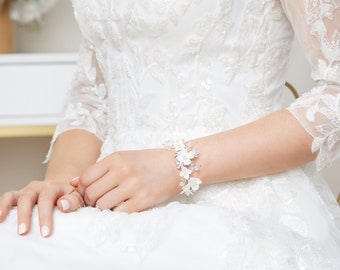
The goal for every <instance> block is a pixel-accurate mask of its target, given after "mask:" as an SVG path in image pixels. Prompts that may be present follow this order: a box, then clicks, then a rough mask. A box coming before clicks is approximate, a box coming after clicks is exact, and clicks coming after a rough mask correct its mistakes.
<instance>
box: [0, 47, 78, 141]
mask: <svg viewBox="0 0 340 270" xmlns="http://www.w3.org/2000/svg"><path fill="white" fill-rule="evenodd" d="M76 61H77V54H59V53H57V54H5V55H0V83H1V86H0V93H1V98H0V137H22V136H45V135H51V134H52V133H53V130H54V126H55V124H56V123H57V121H58V120H59V119H60V117H61V112H62V106H63V101H64V98H65V95H66V92H67V90H68V89H69V88H70V86H71V81H72V78H73V76H74V72H75V66H76Z"/></svg>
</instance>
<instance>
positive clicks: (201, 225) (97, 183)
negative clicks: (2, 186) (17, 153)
mask: <svg viewBox="0 0 340 270" xmlns="http://www.w3.org/2000/svg"><path fill="white" fill-rule="evenodd" d="M73 6H74V13H75V16H76V19H77V21H78V24H79V27H80V30H81V32H82V42H81V49H80V55H79V62H78V70H77V73H76V76H75V79H74V82H73V84H72V87H71V89H70V91H69V95H68V99H67V102H66V103H65V111H64V112H65V113H64V118H63V120H62V121H61V122H60V123H59V124H58V126H57V129H56V132H55V134H54V137H53V139H52V142H51V148H50V151H49V154H48V157H47V160H48V168H47V171H46V176H45V179H44V181H32V182H31V183H29V184H28V185H27V186H26V187H24V188H22V189H21V190H15V191H9V192H6V193H5V194H3V196H2V197H1V200H0V221H1V222H2V224H1V226H0V239H1V243H2V244H1V245H0V252H1V254H3V255H4V256H2V258H3V259H2V260H1V269H19V268H20V269H21V268H22V267H27V266H29V267H30V268H31V269H46V268H47V267H48V269H60V268H65V267H66V268H71V267H77V268H80V267H82V268H83V269H92V268H93V267H97V268H99V269H188V268H190V269H233V270H234V269H261V270H263V269H285V270H287V269H301V270H302V269H318V270H320V269H340V209H339V206H337V204H336V201H335V198H334V197H333V195H332V194H331V192H330V191H329V188H328V187H327V185H326V184H325V182H324V181H323V180H322V178H321V176H320V170H321V169H322V168H323V167H324V166H327V165H330V164H331V163H332V162H333V161H334V160H335V159H336V158H338V157H339V155H340V131H339V130H340V116H339V106H340V104H339V100H340V94H339V93H340V92H339V91H340V72H339V71H340V35H339V33H340V25H339V21H340V1H339V0H331V1H307V0H304V1H303V0H295V1H293V0H281V1H279V0H255V1H254V0H238V1H233V0H101V1H95V0H73ZM294 32H295V34H296V36H297V38H298V39H299V41H300V43H301V45H302V47H303V48H304V51H305V55H306V57H307V58H308V60H309V61H310V64H311V66H312V69H313V72H312V77H313V79H314V80H315V81H316V86H315V87H314V88H313V89H311V90H310V91H309V92H308V93H307V94H305V95H304V96H302V97H301V98H299V99H297V100H296V101H294V102H293V103H292V104H291V105H290V106H289V107H288V108H284V105H283V96H282V93H283V91H284V90H283V89H284V84H285V75H286V70H287V63H288V58H289V51H290V47H291V43H292V39H293V34H294ZM76 210H77V211H76ZM64 213H68V214H64ZM17 234H19V235H20V236H22V237H19V236H18V235H17ZM41 236H42V237H41Z"/></svg>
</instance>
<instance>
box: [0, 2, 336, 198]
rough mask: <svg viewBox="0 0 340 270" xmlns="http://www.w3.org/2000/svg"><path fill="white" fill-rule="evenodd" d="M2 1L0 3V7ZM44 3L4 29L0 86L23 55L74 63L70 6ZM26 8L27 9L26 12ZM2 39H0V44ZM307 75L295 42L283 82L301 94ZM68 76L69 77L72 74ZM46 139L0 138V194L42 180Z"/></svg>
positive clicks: (75, 34)
mask: <svg viewBox="0 0 340 270" xmlns="http://www.w3.org/2000/svg"><path fill="white" fill-rule="evenodd" d="M3 1H4V0H2V1H1V0H0V3H1V2H3ZM13 1H14V0H13ZM46 1H47V0H46ZM48 1H51V2H50V6H48V7H47V8H46V10H48V11H46V14H43V15H41V14H35V15H36V18H35V19H34V20H35V22H33V23H27V22H21V23H13V25H12V26H9V27H8V26H7V28H6V29H9V28H10V27H13V28H14V43H13V48H12V50H13V55H14V58H15V61H14V60H12V58H8V57H7V56H8V55H6V54H0V83H1V81H3V80H5V78H4V75H3V74H1V65H2V64H4V63H5V62H6V61H7V62H10V63H11V65H12V66H13V65H14V64H13V61H14V62H15V63H19V64H20V63H21V62H22V60H20V59H21V58H20V57H22V59H25V56H27V54H29V55H32V54H33V56H34V55H35V54H39V55H41V56H40V57H45V58H48V59H50V58H51V57H50V56H51V55H52V56H53V57H52V58H53V59H54V60H53V61H55V59H58V57H59V56H60V59H65V54H66V55H67V57H66V58H67V59H71V61H74V59H76V57H75V56H76V53H77V51H78V46H79V38H80V34H79V30H78V28H77V25H76V23H75V21H74V18H73V11H72V6H71V3H70V1H68V0H59V1H57V0H48ZM48 1H47V2H48ZM47 2H46V3H47ZM2 5H3V3H2ZM29 8H30V7H28V8H27V9H28V10H29ZM14 15H15V14H14ZM17 16H18V15H17ZM29 19H31V18H22V20H24V21H25V20H29ZM1 25H3V26H4V25H5V24H4V23H3V22H2V21H1V19H0V27H1ZM0 33H1V29H0ZM3 37H4V36H0V42H1V41H2V40H3ZM6 57H7V58H6ZM8 59H9V60H8ZM18 59H19V60H18ZM63 61H64V60H63ZM73 64H74V63H73ZM309 74H310V69H309V66H308V63H307V62H306V60H305V58H304V56H303V51H302V50H301V48H300V47H299V44H298V43H297V42H296V41H295V42H294V46H293V51H292V55H291V61H290V65H289V72H288V79H287V80H288V81H289V82H290V83H292V84H293V85H294V87H295V88H296V89H297V90H298V91H299V93H300V94H302V93H303V92H305V91H308V90H309V89H310V88H311V87H312V86H313V82H312V80H311V79H310V77H309ZM69 76H70V77H72V74H70V75H69ZM14 79H15V78H14ZM0 89H1V90H0V93H1V95H5V91H6V87H3V85H2V86H1V87H0ZM66 90H67V89H65V90H63V91H66ZM290 98H291V96H290V93H289V91H287V99H290ZM0 99H1V98H0ZM7 102H11V101H10V100H9V101H7ZM0 120H1V112H0ZM6 125H7V126H8V125H9V124H8V123H6ZM50 139H51V137H50V136H49V135H44V136H42V135H34V136H27V135H23V134H19V135H16V134H15V132H14V133H13V134H7V135H3V136H1V137H0V193H3V192H4V191H6V190H9V189H17V188H20V187H22V186H23V185H24V184H25V183H27V182H29V181H30V180H36V179H43V176H44V170H45V165H43V164H42V162H43V160H44V159H45V155H46V153H47V151H48V148H49V142H50ZM339 172H340V161H338V162H336V163H335V164H333V166H332V167H331V168H327V169H325V170H324V175H325V178H326V181H327V182H328V184H329V186H330V187H331V189H332V192H333V193H334V195H335V196H338V194H339V192H340V179H339V178H340V177H339Z"/></svg>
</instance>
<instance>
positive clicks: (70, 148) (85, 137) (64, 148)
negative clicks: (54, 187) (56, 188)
mask: <svg viewBox="0 0 340 270" xmlns="http://www.w3.org/2000/svg"><path fill="white" fill-rule="evenodd" d="M101 144H102V143H101V141H100V140H99V139H98V138H97V137H96V136H95V135H94V134H92V133H90V132H87V131H85V130H80V129H75V130H70V131H66V132H64V133H62V134H61V135H60V136H59V137H58V138H57V140H56V141H55V144H54V146H53V151H52V153H51V157H50V160H49V163H48V166H47V170H46V174H45V179H46V180H48V181H54V182H68V181H70V180H71V179H72V178H74V177H76V176H79V175H80V174H81V173H82V172H83V171H84V170H85V169H86V168H88V167H89V166H90V165H92V164H94V163H95V162H96V160H97V158H98V157H99V154H100V147H101Z"/></svg>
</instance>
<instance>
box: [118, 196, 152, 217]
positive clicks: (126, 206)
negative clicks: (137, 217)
mask: <svg viewBox="0 0 340 270" xmlns="http://www.w3.org/2000/svg"><path fill="white" fill-rule="evenodd" d="M147 208H148V207H147V206H146V205H144V204H141V203H140V200H138V199H136V198H131V199H129V200H126V201H124V202H122V203H121V204H119V205H118V206H117V207H116V208H114V209H113V211H115V212H124V213H129V214H130V213H134V212H140V211H143V210H146V209H147Z"/></svg>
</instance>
